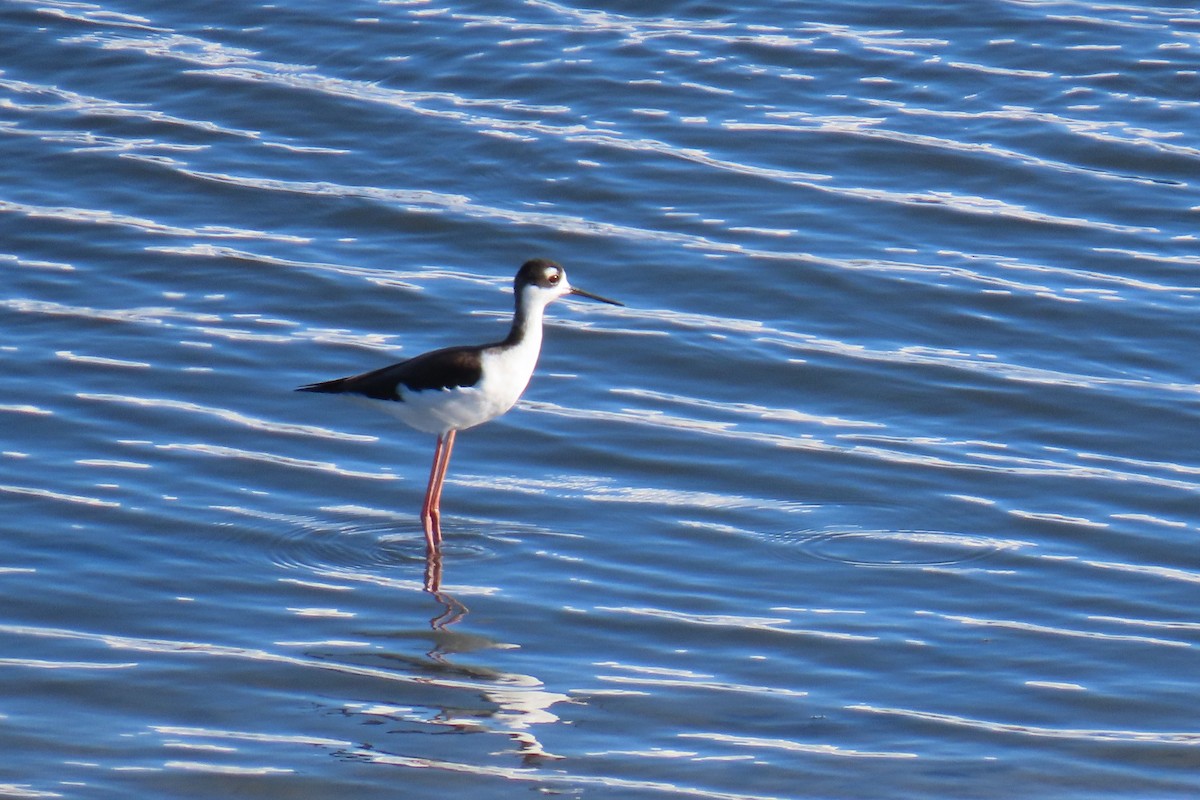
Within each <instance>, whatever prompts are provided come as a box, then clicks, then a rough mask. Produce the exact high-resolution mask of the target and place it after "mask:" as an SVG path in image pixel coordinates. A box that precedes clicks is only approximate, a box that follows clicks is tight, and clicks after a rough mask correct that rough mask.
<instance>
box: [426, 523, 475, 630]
mask: <svg viewBox="0 0 1200 800" xmlns="http://www.w3.org/2000/svg"><path fill="white" fill-rule="evenodd" d="M425 591H427V592H429V594H431V595H433V597H434V599H435V600H437V601H438V603H439V604H440V605H441V606H442V611H441V612H440V613H439V614H437V615H435V616H434V617H433V619H431V620H429V627H431V628H433V629H434V630H435V631H436V630H442V629H443V628H445V627H447V626H448V625H453V624H455V623H456V622H458V621H459V620H461V619H462V618H463V617H465V616H466V615H467V611H468V610H469V609H468V608H467V607H466V606H465V605H463V604H462V603H460V602H459V601H458V600H457V599H455V598H454V597H452V596H450V595H448V594H446V593H445V592H443V591H442V531H441V522H440V520H438V519H437V517H434V518H433V519H426V520H425Z"/></svg>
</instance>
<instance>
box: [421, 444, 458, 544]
mask: <svg viewBox="0 0 1200 800" xmlns="http://www.w3.org/2000/svg"><path fill="white" fill-rule="evenodd" d="M454 434H455V431H450V432H449V433H447V434H445V435H444V436H438V440H437V448H436V449H435V450H434V453H433V466H432V467H430V469H429V486H428V487H427V488H426V489H425V502H424V503H423V504H422V506H421V521H422V522H423V523H424V525H425V542H426V544H428V545H429V547H431V548H437V547H438V546H439V545H440V544H441V542H442V525H441V516H442V515H441V504H442V486H443V485H444V484H445V482H446V470H447V469H448V468H449V467H450V451H451V450H452V449H453V448H454Z"/></svg>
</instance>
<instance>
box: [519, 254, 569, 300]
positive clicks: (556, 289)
mask: <svg viewBox="0 0 1200 800" xmlns="http://www.w3.org/2000/svg"><path fill="white" fill-rule="evenodd" d="M525 291H526V292H527V296H528V297H529V298H530V299H534V298H536V300H537V302H540V303H542V304H546V303H549V302H550V301H551V300H554V299H555V298H558V297H562V296H563V295H564V294H570V293H571V284H570V282H569V281H568V280H567V273H566V272H564V271H563V268H562V267H560V266H558V265H556V264H548V265H546V266H545V267H543V268H542V271H541V274H540V275H539V276H538V279H537V280H536V281H534V282H533V283H530V284H529V285H528V286H526V287H525Z"/></svg>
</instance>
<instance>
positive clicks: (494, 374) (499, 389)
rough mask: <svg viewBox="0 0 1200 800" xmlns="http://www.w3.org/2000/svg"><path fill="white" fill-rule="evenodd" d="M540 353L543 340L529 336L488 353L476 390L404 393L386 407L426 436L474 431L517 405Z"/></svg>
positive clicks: (465, 388) (388, 402)
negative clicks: (511, 345) (468, 429)
mask: <svg viewBox="0 0 1200 800" xmlns="http://www.w3.org/2000/svg"><path fill="white" fill-rule="evenodd" d="M540 332H541V331H540V326H539V330H538V333H539V334H540ZM540 349H541V336H540V335H537V336H527V337H526V341H523V342H522V343H521V344H520V345H518V346H516V347H511V348H508V349H504V350H501V349H493V350H485V351H484V352H483V377H482V378H481V379H480V381H479V383H477V384H475V385H474V386H469V387H466V386H460V387H458V388H455V389H426V390H424V391H421V392H412V391H408V390H405V389H402V390H401V399H400V401H399V402H394V401H387V402H384V403H383V404H382V405H383V406H384V410H385V411H387V412H388V413H390V414H392V415H393V416H396V417H398V418H399V419H400V421H402V422H403V423H404V424H406V425H408V426H410V427H413V428H416V429H417V430H419V431H425V432H426V433H437V434H442V433H446V432H447V431H451V430H455V431H461V430H465V429H467V428H473V427H475V426H476V425H480V424H482V423H484V422H487V421H488V420H490V419H495V418H496V417H498V416H500V415H501V414H503V413H504V412H506V411H508V410H509V409H510V408H512V407H513V405H514V404H516V402H517V400H518V399H519V398H520V397H521V393H522V392H524V391H525V387H526V386H528V385H529V379H530V378H531V377H532V376H533V369H534V367H536V366H537V358H538V351H539V350H540ZM375 404H376V406H377V407H378V406H379V405H380V404H379V403H378V402H376V403H375Z"/></svg>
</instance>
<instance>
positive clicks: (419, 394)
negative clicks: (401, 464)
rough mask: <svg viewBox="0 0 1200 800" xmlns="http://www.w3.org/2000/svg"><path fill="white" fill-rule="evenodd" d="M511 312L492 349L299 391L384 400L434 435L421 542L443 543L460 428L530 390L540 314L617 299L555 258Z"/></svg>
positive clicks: (516, 285) (439, 353)
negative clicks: (589, 286)
mask: <svg viewBox="0 0 1200 800" xmlns="http://www.w3.org/2000/svg"><path fill="white" fill-rule="evenodd" d="M513 289H514V291H515V293H516V311H515V312H514V313H513V322H512V330H510V331H509V332H508V336H506V337H505V338H504V339H503V340H502V341H499V342H495V343H492V344H482V345H464V346H459V347H445V348H442V349H441V350H433V351H431V352H428V353H422V354H421V355H419V356H415V357H413V358H410V359H409V360H407V361H402V362H400V363H399V364H393V365H392V366H390V367H384V368H382V369H377V370H373V371H371V372H364V373H363V374H361V375H353V376H351V377H348V378H338V379H336V380H332V381H325V382H323V383H313V384H309V385H308V386H301V387H300V388H299V389H297V390H296V391H299V392H327V393H332V394H349V395H357V396H360V397H365V398H370V399H372V400H383V401H387V402H386V403H385V404H384V405H383V406H382V407H383V409H384V410H386V411H389V412H391V413H392V414H395V415H396V416H397V417H399V418H400V420H401V421H402V422H404V423H406V424H407V425H409V426H411V427H413V428H416V429H417V430H419V431H425V432H426V433H436V434H437V437H438V438H437V448H436V449H435V450H434V454H433V466H432V468H431V469H430V471H429V485H428V487H427V488H426V489H425V502H424V503H423V504H422V506H421V521H422V523H423V524H424V526H425V537H426V541H427V543H428V544H429V546H430V547H431V548H436V547H437V546H438V543H439V542H440V541H441V526H440V515H441V508H440V505H441V499H442V484H443V482H444V481H445V479H446V468H447V467H448V466H449V465H450V450H451V449H452V448H453V447H454V436H455V434H456V433H457V432H458V431H461V430H464V429H466V428H472V427H474V426H476V425H479V424H481V423H484V422H487V421H488V420H490V419H495V418H496V417H498V416H500V415H501V414H503V413H504V412H505V411H508V410H509V409H510V408H512V407H513V404H515V403H516V402H517V398H519V397H520V396H521V393H522V392H524V391H525V387H526V386H528V385H529V379H530V377H532V375H533V368H534V367H535V366H536V365H537V360H538V354H539V353H540V352H541V349H542V312H543V311H544V310H545V308H546V306H547V305H548V304H549V303H550V302H551V301H553V300H555V299H556V298H559V297H562V296H563V295H567V294H576V295H580V296H582V297H590V298H591V299H593V300H599V301H600V302H602V303H611V304H612V305H614V306H619V305H624V304H623V303H618V302H617V301H616V300H609V299H608V298H606V297H600V296H599V295H595V294H591V293H590V292H585V291H583V290H582V289H576V288H575V287H574V286H572V285H571V284H570V283H569V282H568V281H567V274H566V273H565V272H564V271H563V268H562V267H560V266H559V265H558V264H556V263H554V262H553V261H548V260H546V259H543V258H535V259H533V260H531V261H526V262H525V263H524V264H522V265H521V269H520V270H519V271H518V272H517V277H516V279H515V280H514V281H513Z"/></svg>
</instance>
